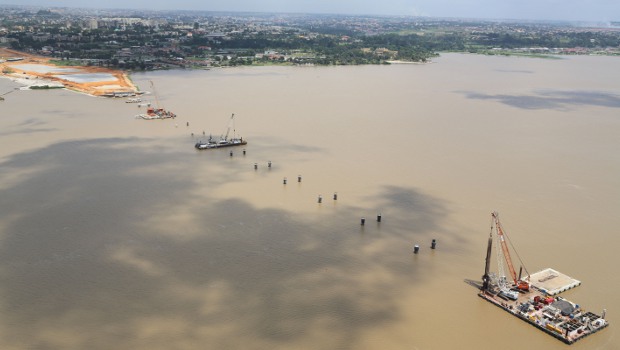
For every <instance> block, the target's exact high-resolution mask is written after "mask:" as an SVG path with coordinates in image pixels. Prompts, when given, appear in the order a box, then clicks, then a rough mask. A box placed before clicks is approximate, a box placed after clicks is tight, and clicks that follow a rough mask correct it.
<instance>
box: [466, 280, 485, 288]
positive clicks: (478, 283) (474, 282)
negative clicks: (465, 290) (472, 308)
mask: <svg viewBox="0 0 620 350" xmlns="http://www.w3.org/2000/svg"><path fill="white" fill-rule="evenodd" d="M464 282H465V283H467V284H469V285H470V286H472V287H474V288H476V289H482V281H478V280H470V279H467V278H466V279H465V280H464Z"/></svg>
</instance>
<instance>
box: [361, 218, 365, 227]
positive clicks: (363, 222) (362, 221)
mask: <svg viewBox="0 0 620 350" xmlns="http://www.w3.org/2000/svg"><path fill="white" fill-rule="evenodd" d="M365 223H366V218H362V220H361V221H360V224H361V225H362V226H364V224H365Z"/></svg>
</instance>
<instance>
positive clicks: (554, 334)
mask: <svg viewBox="0 0 620 350" xmlns="http://www.w3.org/2000/svg"><path fill="white" fill-rule="evenodd" d="M478 296H479V297H481V298H482V299H484V300H486V301H488V302H489V303H491V304H493V305H495V306H497V307H498V308H500V309H502V310H504V311H506V312H508V313H509V314H511V315H513V316H515V317H517V318H518V319H520V320H522V321H524V322H526V323H527V324H529V325H531V326H533V327H536V328H538V329H540V330H541V331H543V332H545V333H547V334H549V335H550V336H552V337H554V338H556V339H558V340H560V341H562V342H563V343H565V344H568V345H571V344H574V343H575V342H577V341H579V340H581V339H583V338H586V337H587V336H589V335H592V334H594V333H596V332H598V331H600V330H602V329H604V328H607V326H609V323H604V324H603V325H601V326H600V327H598V328H595V329H594V330H588V331H587V332H584V333H582V334H581V335H579V336H578V337H573V338H570V339H569V338H567V337H566V336H564V335H563V334H560V333H557V332H555V331H553V330H551V329H548V328H546V327H544V326H543V325H542V324H538V323H536V322H533V321H532V320H530V319H528V318H527V317H525V316H523V315H521V314H519V313H518V312H515V310H512V309H510V308H509V307H508V306H507V305H502V304H501V303H500V302H498V301H497V300H495V299H494V298H493V297H492V296H490V295H488V294H487V293H485V292H484V291H481V292H479V293H478Z"/></svg>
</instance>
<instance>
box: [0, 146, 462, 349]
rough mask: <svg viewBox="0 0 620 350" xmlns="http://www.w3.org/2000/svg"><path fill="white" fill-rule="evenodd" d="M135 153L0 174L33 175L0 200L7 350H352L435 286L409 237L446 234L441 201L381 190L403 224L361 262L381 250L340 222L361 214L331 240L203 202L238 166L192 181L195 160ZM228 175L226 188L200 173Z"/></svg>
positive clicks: (287, 219) (127, 150)
mask: <svg viewBox="0 0 620 350" xmlns="http://www.w3.org/2000/svg"><path fill="white" fill-rule="evenodd" d="M142 143H143V141H142V140H138V139H106V140H89V141H79V142H66V143H60V144H56V145H52V146H50V147H48V148H46V149H43V150H40V151H37V152H29V153H23V154H18V155H15V156H13V157H12V158H10V159H8V160H6V161H5V162H3V163H2V164H0V165H1V166H2V168H3V169H4V170H6V171H7V172H11V173H12V172H15V173H20V174H27V175H23V177H22V178H21V179H19V181H17V182H16V183H13V184H12V185H10V186H5V187H2V189H1V190H0V213H2V214H0V224H2V226H1V227H2V231H1V232H0V282H1V283H0V298H1V299H0V300H1V304H0V308H1V309H0V310H1V312H2V318H1V320H0V333H1V334H3V335H8V337H4V339H2V340H0V346H8V347H9V348H32V349H56V348H63V349H175V348H196V349H208V348H212V349H213V348H219V349H230V348H238V347H240V346H241V345H245V347H248V348H274V347H281V348H294V347H295V346H297V345H299V344H300V343H299V342H303V343H304V344H306V346H308V341H309V339H311V338H304V337H306V336H307V335H308V334H311V333H313V332H315V333H316V332H318V333H326V334H329V336H328V337H326V338H325V339H321V342H319V343H317V344H315V346H316V348H338V349H350V348H351V346H352V345H351V344H354V340H355V339H357V338H359V336H360V334H362V333H363V332H365V331H367V330H369V329H372V328H374V327H377V326H380V325H382V324H386V323H389V322H396V321H397V320H398V319H399V317H400V313H399V310H398V308H397V303H396V301H397V300H398V298H400V297H401V295H399V293H402V291H403V288H404V287H405V286H406V287H407V288H417V287H418V285H421V284H422V283H423V281H424V279H425V278H428V277H429V275H428V274H427V273H426V272H425V271H423V270H422V269H421V268H418V267H416V266H415V265H413V264H412V262H411V260H410V259H409V257H410V253H409V251H407V250H403V249H402V248H403V247H404V246H407V245H408V244H409V243H408V240H407V239H406V238H407V237H406V236H407V235H408V234H409V233H411V234H415V235H419V236H429V235H430V234H434V233H436V232H443V233H444V234H446V235H449V234H450V233H449V231H448V230H447V229H446V228H445V227H443V226H444V225H443V220H444V216H445V213H446V212H447V210H446V208H445V206H444V204H443V203H442V202H441V201H440V200H438V199H435V198H432V197H430V196H428V195H425V194H423V193H421V192H420V191H417V190H414V189H406V188H399V187H388V188H386V190H385V193H384V194H382V195H381V196H380V198H381V201H383V202H382V203H381V205H380V206H381V207H382V208H383V209H384V210H386V211H387V212H389V213H394V214H397V215H394V216H393V217H391V218H390V219H389V220H390V222H389V224H390V225H392V226H389V227H392V229H393V230H394V233H393V234H392V233H390V232H389V231H388V230H387V229H386V230H385V231H384V232H383V237H381V238H380V239H381V240H382V241H381V243H382V245H381V247H382V248H381V249H373V250H372V252H373V253H372V255H368V253H367V254H364V253H363V251H364V248H365V247H367V246H368V245H372V244H375V243H377V240H378V239H379V238H376V239H374V240H373V239H367V240H363V239H360V237H359V235H357V234H355V233H356V232H357V230H358V227H357V225H351V226H352V227H349V225H346V224H342V223H341V222H342V220H341V219H340V218H341V217H352V218H354V217H356V216H357V215H358V214H357V213H358V208H349V207H346V206H345V205H341V206H340V207H339V211H338V213H337V214H336V213H334V214H326V215H327V216H326V217H324V218H323V219H324V220H322V221H323V222H325V221H327V222H328V223H332V224H328V225H325V224H320V223H314V222H307V221H306V220H304V219H303V218H297V217H296V216H295V215H294V214H292V213H290V212H286V211H282V210H276V209H257V208H255V207H253V206H252V205H250V204H249V203H248V202H246V201H244V200H243V198H230V199H226V200H217V199H214V198H212V197H211V196H209V194H208V193H207V194H206V195H205V194H204V192H201V193H202V194H201V195H197V193H198V192H199V190H201V189H202V190H203V191H204V189H213V190H215V189H217V188H218V187H219V186H221V185H222V184H225V183H228V182H230V181H234V180H238V177H239V176H240V174H238V172H239V168H235V167H236V166H237V165H236V164H235V163H234V162H221V163H219V164H218V165H217V166H212V167H210V168H207V169H205V170H203V171H202V172H201V174H200V175H201V181H196V176H195V175H196V174H195V173H193V172H192V171H187V170H185V169H188V168H191V166H190V164H191V162H194V161H196V157H195V154H193V153H191V152H187V153H183V154H170V153H165V154H164V153H158V152H157V151H152V150H150V149H149V148H144V147H140V145H141V144H142ZM221 167H225V168H227V169H225V170H226V173H227V174H229V175H228V176H226V177H225V178H222V177H221V176H218V175H217V174H221V172H219V173H218V172H217V171H215V170H219V171H221V170H222V169H215V170H214V172H213V173H211V172H210V170H209V169H211V168H221ZM245 168H246V167H245V165H244V166H243V169H245ZM243 171H250V172H251V171H253V170H251V169H245V170H243ZM0 180H2V175H1V174H0ZM401 214H402V215H401ZM407 215H408V216H407ZM336 216H337V217H336ZM179 217H181V218H182V219H179ZM375 271H376V273H377V274H378V275H379V276H381V278H379V280H380V281H383V282H381V283H377V282H376V281H375V279H374V278H373V276H374V274H375ZM396 281H398V282H396ZM52 335H57V337H56V336H52ZM254 345H256V346H254ZM263 345H264V346H263Z"/></svg>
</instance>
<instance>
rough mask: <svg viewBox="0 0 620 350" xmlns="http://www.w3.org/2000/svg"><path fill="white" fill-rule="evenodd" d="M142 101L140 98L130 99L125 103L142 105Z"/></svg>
mask: <svg viewBox="0 0 620 350" xmlns="http://www.w3.org/2000/svg"><path fill="white" fill-rule="evenodd" d="M140 102H142V99H141V98H140V97H134V98H128V99H127V100H125V103H140Z"/></svg>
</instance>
